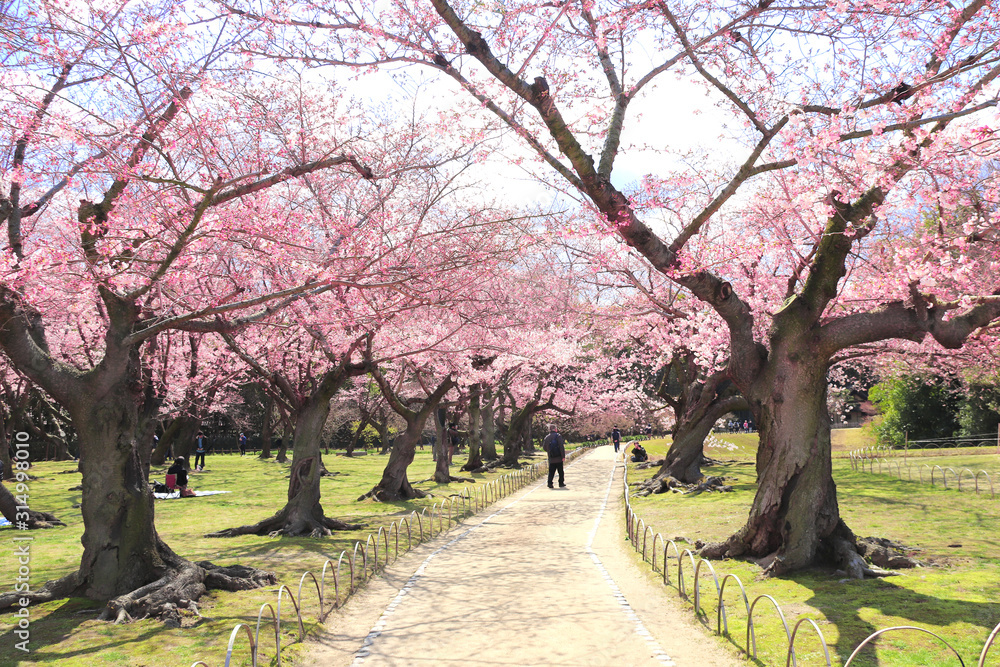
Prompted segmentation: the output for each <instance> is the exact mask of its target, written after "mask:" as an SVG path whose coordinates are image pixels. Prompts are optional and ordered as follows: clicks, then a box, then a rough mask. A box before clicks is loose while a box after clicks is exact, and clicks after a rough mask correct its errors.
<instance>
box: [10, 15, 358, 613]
mask: <svg viewBox="0 0 1000 667" xmlns="http://www.w3.org/2000/svg"><path fill="white" fill-rule="evenodd" d="M181 10H182V8H181V6H180V5H177V4H176V3H172V2H162V3H158V2H148V3H142V2H139V3H130V4H122V5H116V6H113V7H109V8H105V9H100V8H97V7H94V6H91V5H79V4H76V3H69V4H65V3H50V2H46V1H45V0H39V2H35V3H21V4H19V5H17V7H16V11H14V12H13V13H11V14H8V15H6V16H5V19H4V26H3V30H4V39H3V40H0V48H2V49H3V55H2V57H0V63H3V65H2V67H3V75H2V78H0V86H2V93H0V104H2V105H3V114H2V118H3V121H2V123H3V126H2V143H3V146H4V148H3V151H4V153H3V154H4V158H3V170H2V174H0V182H2V186H3V191H4V194H3V197H2V200H0V211H2V213H0V219H2V220H3V222H4V223H5V224H6V228H7V240H8V244H7V247H6V248H5V249H4V252H3V257H2V264H0V274H2V279H0V348H2V349H3V352H4V353H5V354H6V356H7V358H8V360H9V362H10V363H11V365H12V366H14V368H15V369H16V370H17V371H18V372H20V373H23V374H24V375H25V376H26V377H28V378H30V379H31V380H32V381H33V382H35V383H36V384H37V385H38V386H40V387H41V388H42V389H44V390H45V391H46V392H47V393H48V394H49V395H50V396H51V397H52V398H53V399H54V400H55V401H57V402H58V403H59V404H60V405H61V406H63V407H64V408H65V409H66V410H67V412H68V413H69V415H70V418H71V420H72V424H73V427H74V429H75V431H76V433H77V436H78V438H79V446H80V469H81V472H82V473H83V494H82V508H81V510H82V514H83V519H84V525H85V531H84V535H83V538H82V542H83V554H82V558H81V563H80V567H79V569H78V570H76V571H75V572H73V573H71V574H69V575H67V576H65V577H63V578H61V579H58V580H55V581H52V582H49V583H48V584H46V585H45V586H43V587H42V588H40V589H38V590H37V591H35V592H34V593H32V594H31V595H30V596H29V597H30V598H31V600H32V601H34V602H38V601H43V600H49V599H53V598H57V597H62V596H67V595H82V596H87V597H90V598H92V599H97V600H102V601H107V603H108V604H107V607H106V609H105V612H104V614H103V615H102V617H103V618H105V619H116V620H125V619H127V618H129V617H137V616H139V617H141V616H147V615H161V614H167V615H169V614H171V613H175V612H173V611H172V610H173V609H175V605H176V604H178V603H179V602H180V601H181V600H187V601H194V600H197V599H198V598H199V597H200V596H201V595H202V594H203V593H204V592H205V590H206V588H227V589H242V588H248V587H254V586H259V585H262V584H264V583H267V582H273V581H274V578H273V575H271V574H270V573H265V572H261V571H257V570H254V569H253V568H249V567H243V566H233V567H230V568H222V567H217V566H215V565H212V564H208V563H201V564H195V563H193V562H191V561H188V560H187V559H185V558H183V557H182V556H180V555H178V554H176V553H175V552H174V551H173V550H172V549H171V548H170V547H169V546H168V545H166V544H165V543H164V542H163V540H162V539H161V538H160V537H159V535H158V534H157V531H156V528H155V525H154V520H153V519H154V505H153V497H152V492H151V489H150V487H149V484H148V480H147V470H148V465H149V456H150V448H149V447H148V446H146V445H143V444H142V443H143V433H142V431H143V429H144V428H146V425H148V424H149V423H150V419H149V416H150V414H151V413H153V412H154V411H155V410H154V408H155V407H156V406H155V401H154V400H152V399H153V397H151V396H150V395H149V394H148V392H147V391H146V388H147V387H148V386H149V382H148V378H149V369H148V367H146V366H144V365H143V349H144V348H146V347H149V346H152V345H153V344H154V342H155V341H156V339H157V337H158V336H159V335H160V334H161V333H164V332H166V331H168V330H182V331H189V332H195V333H206V332H211V331H238V330H240V329H242V328H244V327H247V326H249V325H250V324H252V323H253V322H256V321H262V320H264V319H266V318H268V317H270V316H271V315H272V314H273V313H275V312H278V311H280V310H281V309H282V308H284V307H285V306H287V304H289V303H291V302H294V301H295V300H296V299H298V298H301V297H302V296H304V295H307V294H311V295H317V294H318V293H321V292H323V291H326V290H329V289H330V287H331V285H330V283H329V282H328V281H327V280H326V278H325V276H324V267H323V266H322V264H321V263H308V262H305V261H303V260H302V258H301V257H300V256H298V251H297V240H298V239H301V238H304V237H305V236H306V232H305V231H304V228H308V226H309V224H310V222H311V219H312V218H311V214H310V213H309V207H307V206H305V205H304V204H305V203H306V202H309V201H311V200H313V199H314V197H313V195H312V193H311V192H310V188H309V187H308V185H307V183H306V181H307V180H309V179H312V181H313V182H314V183H315V184H316V186H317V187H325V188H336V187H338V183H341V182H344V181H356V180H358V179H371V178H374V175H373V174H372V173H371V171H369V170H368V169H367V168H366V167H364V166H363V165H362V164H361V163H360V162H359V161H358V159H357V158H356V157H354V155H352V154H351V153H350V151H349V149H348V147H347V146H346V145H345V143H344V142H345V141H348V140H349V139H350V138H351V137H352V136H353V135H352V132H351V131H350V130H347V131H344V130H343V129H342V128H341V127H340V126H339V125H338V122H339V119H340V115H339V113H340V112H339V111H338V109H337V108H336V104H335V102H336V97H335V95H334V94H333V93H332V92H330V91H328V90H327V89H322V90H320V89H319V88H315V87H313V88H311V89H310V91H309V93H308V95H306V93H305V91H304V90H303V89H302V88H301V87H300V86H296V81H295V79H291V80H289V79H288V78H286V77H283V76H279V75H278V74H279V73H278V72H276V71H275V72H272V74H273V75H274V76H271V77H270V78H269V79H268V81H267V82H264V83H261V82H255V81H254V80H253V76H252V72H251V71H250V70H249V69H246V68H245V65H246V63H245V60H244V58H243V56H242V55H241V54H238V53H237V52H236V50H235V49H234V44H237V43H238V42H239V41H240V39H241V36H240V34H239V33H237V32H234V31H233V30H232V29H231V27H230V26H227V25H225V24H224V23H221V22H216V23H214V24H212V23H205V22H202V23H200V24H198V25H197V26H193V25H190V24H189V23H188V22H187V20H186V19H187V17H185V16H183V12H182V11H181ZM199 18H200V17H199ZM307 97H308V99H307ZM302 103H305V106H302ZM304 108H308V109H309V110H310V111H311V112H315V115H308V120H309V121H310V122H312V121H314V120H315V119H321V120H319V121H317V124H316V125H313V126H310V127H309V128H306V127H304V126H303V125H302V123H303V122H305V120H306V116H304V115H303V114H300V113H296V114H294V115H291V116H289V115H287V112H288V111H289V110H302V109H304ZM275 115H282V118H281V119H280V120H278V121H275V120H274V116H275ZM275 127H281V128H284V131H283V133H282V136H276V135H275V133H274V128H275ZM344 127H349V124H347V123H345V124H344ZM307 129H308V130H309V131H308V132H306V131H305V130H307ZM286 132H287V135H286V134H285V133H286ZM307 177H309V178H307ZM290 255H294V256H295V260H296V263H295V264H294V266H290V268H289V270H288V271H287V272H286V273H284V274H282V275H280V276H276V275H275V274H274V273H269V272H268V268H269V267H271V266H272V265H273V263H274V262H283V261H285V260H286V258H288V256H290ZM75 312H78V313H81V314H82V318H81V319H82V320H83V321H85V322H86V323H88V326H90V327H92V329H93V330H94V331H99V332H100V336H99V341H100V343H99V345H98V347H97V349H96V350H95V349H91V348H90V347H88V345H87V344H86V343H87V342H88V341H86V340H83V339H82V337H80V336H78V335H77V334H76V332H74V330H73V329H72V327H71V326H69V324H70V323H71V322H72V321H71V320H69V319H67V318H68V316H70V315H72V314H73V313H75ZM24 596H25V594H23V593H22V594H7V595H4V596H0V605H2V606H9V605H10V604H13V603H14V602H15V601H16V600H17V599H18V598H19V597H21V598H23V597H24Z"/></svg>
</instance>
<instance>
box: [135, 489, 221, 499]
mask: <svg viewBox="0 0 1000 667" xmlns="http://www.w3.org/2000/svg"><path fill="white" fill-rule="evenodd" d="M220 493H232V491H195V492H194V496H193V497H194V498H200V497H201V496H217V495H219V494H220ZM153 497H154V498H156V499H157V500H169V499H171V498H180V497H181V492H180V491H179V490H178V491H173V492H171V493H154V494H153ZM188 497H189V498H191V497H192V496H188Z"/></svg>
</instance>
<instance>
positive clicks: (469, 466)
mask: <svg viewBox="0 0 1000 667" xmlns="http://www.w3.org/2000/svg"><path fill="white" fill-rule="evenodd" d="M482 467H483V459H482V458H477V459H475V460H469V461H466V463H465V465H464V466H462V467H461V468H459V470H461V471H462V472H476V471H477V470H479V469H480V468H482Z"/></svg>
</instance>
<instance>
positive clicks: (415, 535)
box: [191, 445, 596, 667]
mask: <svg viewBox="0 0 1000 667" xmlns="http://www.w3.org/2000/svg"><path fill="white" fill-rule="evenodd" d="M594 446H596V445H586V446H584V447H580V448H578V449H574V450H572V451H570V452H567V455H566V460H567V461H572V460H573V459H576V458H578V457H579V456H580V455H582V454H583V453H584V452H585V451H588V450H589V449H590V448H592V447H594ZM547 470H548V469H547V464H546V463H544V462H538V463H533V464H531V465H528V466H525V467H523V468H521V469H519V470H514V471H512V472H509V473H507V474H505V475H501V476H500V477H497V478H495V479H493V480H491V481H489V482H487V483H486V484H484V485H483V486H481V487H477V488H475V489H470V488H465V489H463V490H462V492H461V493H460V494H458V495H457V496H453V497H451V498H448V499H447V500H442V501H441V502H440V503H434V504H433V505H432V506H431V507H430V508H426V507H425V508H424V509H423V510H421V511H420V512H419V513H418V512H417V511H415V510H414V511H413V512H410V514H409V515H407V516H405V517H402V518H400V519H399V521H393V522H392V523H390V524H389V525H388V527H386V526H380V527H379V529H378V531H377V532H374V533H369V534H368V536H367V537H366V538H365V540H364V541H361V540H358V541H357V542H355V543H354V548H353V550H352V551H351V552H350V554H348V552H347V551H346V550H345V551H341V552H340V555H339V556H338V557H337V560H336V563H335V562H334V561H333V560H331V559H330V558H327V559H325V560H324V561H323V565H322V569H321V571H320V577H319V579H318V580H317V578H316V575H315V574H314V573H313V572H312V571H309V570H307V571H305V572H303V573H302V576H301V578H300V579H299V585H298V589H297V591H296V592H295V594H293V593H292V590H291V589H290V588H289V587H287V586H285V585H284V584H281V585H280V586H279V587H278V590H277V592H278V599H277V602H276V604H275V605H274V606H272V605H271V603H270V602H265V603H264V604H262V605H261V606H260V609H259V611H258V612H257V625H256V627H255V628H251V627H250V626H249V625H247V624H246V623H238V624H236V625H235V626H234V627H233V630H232V632H231V633H230V634H229V643H228V644H227V646H226V657H225V662H224V663H223V664H224V665H225V667H230V665H231V664H232V661H233V652H234V651H235V650H236V649H237V647H238V646H239V644H238V642H237V640H239V639H240V638H241V637H243V636H245V637H246V643H247V644H249V658H250V664H251V666H252V667H257V665H258V663H259V660H260V657H261V655H262V653H261V642H260V631H261V627H262V625H267V624H268V623H270V624H272V625H273V627H274V633H273V636H274V655H273V657H272V658H271V660H274V661H275V663H276V664H277V665H278V667H281V601H282V597H286V598H288V600H289V601H290V602H291V603H292V609H294V611H295V618H296V621H297V623H298V630H299V634H298V639H297V641H302V640H304V639H305V636H306V630H305V620H304V619H303V613H304V606H305V605H304V602H303V590H302V589H303V585H304V584H305V583H306V578H307V577H309V578H310V579H311V580H312V582H313V584H314V586H313V587H312V588H314V589H315V592H316V598H317V601H316V620H317V622H319V623H322V622H323V621H324V620H325V619H326V617H327V616H328V615H329V613H330V612H331V611H333V610H334V609H338V608H340V607H341V606H343V604H344V603H345V602H347V599H348V598H350V596H351V595H353V594H354V593H355V592H356V591H357V590H358V589H359V588H360V587H361V586H362V585H364V584H365V583H367V582H368V581H370V580H371V579H372V578H373V577H375V576H376V575H377V574H378V572H379V571H380V569H381V570H384V569H385V568H386V567H388V566H389V565H390V564H391V563H392V562H395V561H396V559H397V558H399V556H400V555H401V554H404V553H407V552H409V551H410V550H411V549H412V548H413V547H414V546H415V545H419V544H420V543H422V542H425V541H427V540H429V539H431V538H433V537H435V536H437V535H440V534H441V533H442V532H444V531H445V530H451V528H453V527H454V525H457V524H458V523H459V522H460V521H461V520H462V519H463V518H466V517H468V516H472V515H474V514H476V513H478V512H480V511H482V510H483V509H485V508H486V507H488V506H489V505H492V504H494V503H496V502H497V501H499V500H500V499H502V498H504V497H506V496H508V495H510V494H512V493H514V492H515V491H518V490H520V489H522V488H524V487H525V486H527V485H528V484H530V483H532V482H534V481H535V480H537V479H538V478H540V477H542V476H543V475H545V474H546V472H547ZM456 503H458V505H459V507H458V511H457V512H456V511H454V510H455V505H456ZM446 505H447V515H446V514H445V506H446ZM428 509H430V515H428ZM446 522H447V523H446ZM414 523H415V524H416V530H414ZM435 525H436V526H437V532H436V533H435V531H434V527H435ZM404 528H405V529H406V533H405V535H406V548H405V549H404V550H402V551H400V544H399V542H400V534H401V533H402V531H403V529H404ZM390 540H393V545H394V547H395V548H394V549H392V550H390V548H389V542H390ZM380 542H381V545H382V548H381V552H380V551H379V544H380ZM359 552H360V554H361V569H360V570H359V569H358V568H357V564H358V553H359ZM380 553H381V557H380ZM369 554H370V556H369ZM390 554H391V555H392V559H391V561H390ZM345 556H346V560H347V565H348V573H349V576H350V580H349V582H345V583H347V587H346V589H345V590H344V596H343V599H342V598H341V589H342V585H341V582H342V577H341V567H342V566H343V564H344V560H345ZM380 558H381V561H380ZM328 576H329V577H332V579H333V597H332V599H330V598H329V596H328V591H327V587H326V586H327V578H328ZM312 588H310V587H309V586H306V587H305V589H306V592H309V591H310V590H312ZM265 611H266V612H267V614H268V616H269V619H268V618H265ZM191 667H211V664H210V663H209V662H208V661H207V660H196V661H195V662H194V663H192V665H191Z"/></svg>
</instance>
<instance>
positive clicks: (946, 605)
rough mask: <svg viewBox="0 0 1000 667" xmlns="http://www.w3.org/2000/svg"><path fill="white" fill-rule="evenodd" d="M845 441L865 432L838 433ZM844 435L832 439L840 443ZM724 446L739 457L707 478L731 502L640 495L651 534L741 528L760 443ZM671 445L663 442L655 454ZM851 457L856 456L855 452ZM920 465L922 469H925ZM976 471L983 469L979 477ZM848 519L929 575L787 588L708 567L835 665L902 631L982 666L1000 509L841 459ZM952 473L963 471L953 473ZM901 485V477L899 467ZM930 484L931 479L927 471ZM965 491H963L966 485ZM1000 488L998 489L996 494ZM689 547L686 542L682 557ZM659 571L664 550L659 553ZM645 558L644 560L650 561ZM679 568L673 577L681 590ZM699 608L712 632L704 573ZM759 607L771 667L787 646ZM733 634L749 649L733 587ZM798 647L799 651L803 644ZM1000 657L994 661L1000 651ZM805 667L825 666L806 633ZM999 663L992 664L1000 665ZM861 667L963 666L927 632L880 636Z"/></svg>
mask: <svg viewBox="0 0 1000 667" xmlns="http://www.w3.org/2000/svg"><path fill="white" fill-rule="evenodd" d="M845 431H846V432H847V435H849V436H850V437H856V436H854V435H853V433H856V432H860V430H859V429H843V430H842V431H840V432H841V433H843V432H845ZM837 433H838V431H834V435H835V438H836V437H837ZM718 437H720V438H722V439H724V440H730V441H733V442H734V444H735V443H736V442H737V441H738V442H739V445H740V446H739V448H738V451H733V452H732V453H731V454H732V455H731V456H729V457H723V456H716V455H715V454H714V453H712V454H710V456H712V457H713V458H720V459H722V458H726V460H725V462H724V463H723V464H722V465H719V466H709V467H705V468H704V469H703V470H704V472H705V474H708V475H723V476H725V477H726V478H727V481H729V483H731V484H732V485H733V487H734V489H735V491H734V492H733V493H726V494H715V493H703V494H700V495H697V496H682V495H679V494H662V495H655V496H649V497H646V498H642V497H634V498H633V499H632V506H633V508H634V509H635V511H636V512H637V513H638V515H639V516H640V517H642V518H643V519H645V521H647V522H648V523H649V524H650V525H651V526H652V527H653V528H654V530H656V531H659V532H660V533H661V534H662V535H663V536H664V537H666V538H668V539H671V538H674V537H683V538H685V539H688V540H690V541H691V542H694V541H695V540H698V539H700V540H704V541H706V542H707V541H715V540H721V539H724V538H726V537H728V536H729V535H730V534H732V533H733V532H734V531H736V530H737V529H739V528H740V527H741V526H742V525H743V522H744V521H745V520H746V515H747V511H748V509H749V506H750V503H751V502H752V500H753V495H754V493H755V492H756V483H755V482H756V471H755V469H754V465H753V460H752V455H751V456H747V454H750V453H751V451H752V450H753V449H754V446H753V444H752V443H751V444H747V443H744V442H743V441H742V439H743V438H746V437H750V438H756V436H755V435H754V434H721V435H720V436H718ZM668 446H669V444H668V443H666V442H663V443H658V445H657V447H658V450H660V451H665V449H666V447H668ZM850 448H851V449H853V448H856V446H855V445H854V444H853V443H851V444H850ZM942 462H945V463H947V464H948V465H952V466H963V467H969V468H972V469H975V470H978V469H980V468H983V467H984V466H987V465H988V464H989V463H992V464H993V465H992V466H990V469H994V468H1000V466H998V465H996V464H997V463H998V459H997V457H996V455H995V454H994V456H993V457H992V459H988V457H983V456H981V455H979V456H976V455H972V454H968V453H958V455H956V456H953V457H946V458H940V459H938V458H935V460H934V463H935V464H938V465H941V464H942ZM919 463H920V464H923V462H922V461H921V462H919ZM973 464H975V465H976V466H978V467H973ZM833 468H834V479H835V480H836V482H837V491H838V497H839V500H840V508H841V513H842V515H843V517H844V520H845V521H846V522H847V524H848V525H849V526H850V527H851V528H852V529H853V530H854V532H855V533H856V534H857V535H859V536H878V537H887V538H890V539H892V540H895V541H898V542H901V543H903V544H906V545H908V546H910V547H914V548H916V549H917V551H915V552H914V554H913V555H914V556H915V557H916V558H917V559H919V560H921V561H923V562H926V563H927V564H928V567H925V568H920V569H916V570H908V571H904V572H903V575H902V576H899V577H892V578H889V579H884V580H867V581H845V580H839V579H838V578H836V577H835V576H833V575H832V573H831V572H829V571H824V570H814V571H807V572H802V573H798V574H795V575H793V576H789V577H784V578H780V579H762V578H760V568H759V567H757V566H756V565H755V564H752V563H745V562H741V561H724V562H721V563H713V564H714V565H715V566H716V569H717V571H718V572H719V576H720V578H721V577H722V576H723V574H724V573H732V574H735V575H737V576H738V577H739V578H740V579H741V580H742V581H743V582H744V583H745V585H746V587H747V592H748V595H749V596H750V599H751V601H752V600H753V598H754V597H756V596H757V595H760V594H762V593H768V594H770V595H772V596H774V597H775V598H776V599H777V600H778V601H779V602H780V603H781V606H782V609H783V610H784V612H785V614H786V616H787V617H788V621H789V624H790V625H794V622H795V620H796V619H797V618H799V617H801V616H808V617H810V618H812V619H813V620H815V621H816V622H817V623H818V624H819V626H820V628H821V629H822V631H823V634H824V635H825V637H826V640H827V643H828V646H829V649H830V654H831V659H832V660H833V662H834V664H843V663H844V662H845V661H846V660H847V658H848V656H849V655H850V654H851V652H852V651H853V650H854V648H855V647H856V646H857V645H858V644H860V643H861V642H862V641H863V640H864V639H865V637H867V636H868V635H869V634H871V633H873V632H875V631H876V630H879V629H882V628H887V627H890V626H895V625H916V626H920V627H924V628H927V629H928V630H931V631H932V632H935V633H937V634H940V635H941V636H942V637H944V638H945V639H947V640H948V641H949V642H950V643H951V644H952V645H953V646H955V648H956V649H958V651H959V652H960V654H961V655H962V658H963V659H964V660H965V664H966V665H968V664H976V661H977V660H978V658H979V652H980V651H981V650H982V646H983V643H984V641H985V640H986V638H987V636H988V634H989V632H990V631H991V630H992V629H993V627H994V626H996V625H997V623H1000V598H998V596H997V591H1000V535H998V534H997V531H996V526H997V525H1000V500H991V499H990V498H989V496H988V495H986V496H979V497H976V496H975V495H974V494H972V493H969V492H967V491H966V492H962V493H959V492H957V491H955V490H944V489H943V488H941V487H940V486H938V487H932V486H930V484H929V483H927V482H925V483H923V484H921V483H920V482H916V481H914V482H910V481H906V480H904V481H900V480H899V479H895V478H893V477H890V476H889V475H888V474H886V475H878V474H875V475H873V474H871V473H868V472H860V471H854V470H852V469H851V466H850V462H849V460H847V459H843V458H835V459H834V464H833ZM956 469H957V468H956ZM654 473H655V469H649V470H642V471H634V472H632V473H631V474H630V478H629V479H630V481H631V482H633V483H635V482H638V481H642V480H643V479H646V478H648V477H649V476H651V475H652V474H654ZM904 477H905V468H904ZM925 478H926V473H925ZM963 484H964V482H963ZM998 490H1000V489H998ZM686 546H691V545H684V544H681V545H680V547H681V549H682V550H683V549H684V548H685V547H686ZM657 549H658V552H659V553H658V556H657V559H658V561H659V562H662V553H663V552H662V547H660V546H659V544H658V546H657ZM647 558H648V556H647ZM690 570H691V568H690V566H688V565H687V564H686V566H685V572H684V576H685V579H686V582H687V583H686V587H687V590H688V592H689V594H690V593H691V591H692V590H693V586H694V582H693V578H692V577H693V573H692V572H691V571H690ZM676 572H677V571H676V560H674V561H673V565H672V568H671V571H670V579H671V583H672V584H673V585H674V586H676V584H677V579H676V576H677V574H676ZM700 588H701V593H702V601H703V602H702V606H703V608H704V607H707V608H708V609H709V612H708V613H707V614H704V615H703V617H702V619H703V621H704V622H705V623H706V624H707V625H708V626H709V627H710V628H712V629H713V630H714V629H715V611H714V609H715V604H716V600H717V597H716V592H715V586H714V585H713V584H712V583H711V577H710V575H708V574H707V573H706V572H703V573H702V581H701V584H700ZM766 604H767V603H766V601H761V603H759V604H758V608H757V609H756V610H755V611H754V618H755V626H756V627H757V633H756V634H757V648H758V655H759V657H760V660H761V661H762V662H763V663H764V664H768V665H772V664H784V662H785V647H786V644H787V642H786V640H785V638H784V630H783V629H782V626H781V623H780V621H779V620H778V617H777V614H776V613H775V612H774V611H773V610H772V609H770V608H769V607H765V606H764V605H766ZM726 606H727V609H728V610H729V631H730V635H731V637H732V638H733V641H734V643H736V644H738V645H740V646H744V645H745V636H746V634H745V633H746V613H745V611H744V610H743V608H742V602H740V601H739V591H738V590H737V589H736V587H735V586H732V585H729V586H727V588H726ZM800 642H801V643H800ZM994 653H996V651H994ZM796 654H797V657H798V660H799V664H823V653H822V649H821V647H820V646H819V642H818V639H816V637H815V633H811V632H810V629H809V628H806V627H805V626H803V627H802V628H800V633H799V637H797V638H796ZM997 660H1000V653H998V654H997V657H996V658H993V660H992V661H990V662H989V663H988V664H997ZM852 664H854V665H859V666H860V665H866V666H874V665H953V664H954V665H957V664H959V662H958V660H957V659H956V658H955V657H954V655H953V654H950V652H949V651H948V650H947V649H946V648H945V647H944V646H943V644H941V643H940V642H939V641H938V640H937V639H935V638H933V637H931V636H930V635H927V634H922V633H915V632H903V633H893V634H888V635H883V636H882V637H880V638H879V639H878V640H877V641H876V643H875V646H873V647H870V648H866V649H865V651H864V652H863V654H862V655H860V656H858V658H856V659H855V662H854V663H852Z"/></svg>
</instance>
